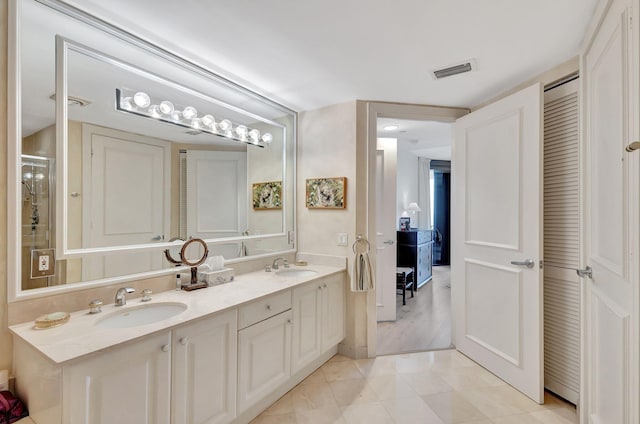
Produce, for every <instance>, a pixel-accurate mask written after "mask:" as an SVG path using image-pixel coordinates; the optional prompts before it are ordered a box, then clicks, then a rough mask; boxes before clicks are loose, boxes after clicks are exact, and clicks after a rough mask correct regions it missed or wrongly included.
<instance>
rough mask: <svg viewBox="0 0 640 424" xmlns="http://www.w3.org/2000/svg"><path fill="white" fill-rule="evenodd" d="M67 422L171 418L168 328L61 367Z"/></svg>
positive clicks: (148, 422) (162, 422)
mask: <svg viewBox="0 0 640 424" xmlns="http://www.w3.org/2000/svg"><path fill="white" fill-rule="evenodd" d="M62 376H63V393H64V395H63V399H62V405H63V406H62V422H63V423H65V424H111V423H120V424H127V423H131V424H169V422H170V408H171V402H170V401H171V332H169V331H165V332H163V333H160V334H157V335H153V336H150V337H147V338H145V339H144V340H142V341H139V342H136V343H132V344H128V345H126V346H122V347H119V348H116V349H110V350H109V351H108V352H104V353H98V354H96V355H94V356H92V357H90V358H88V359H85V360H83V361H80V362H77V363H74V364H70V365H65V366H64V367H63V369H62Z"/></svg>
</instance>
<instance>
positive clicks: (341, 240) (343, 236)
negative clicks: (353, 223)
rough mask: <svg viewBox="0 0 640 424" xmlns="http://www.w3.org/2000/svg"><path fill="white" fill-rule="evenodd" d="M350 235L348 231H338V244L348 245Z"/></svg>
mask: <svg viewBox="0 0 640 424" xmlns="http://www.w3.org/2000/svg"><path fill="white" fill-rule="evenodd" d="M348 245H349V235H348V234H347V233H338V246H348Z"/></svg>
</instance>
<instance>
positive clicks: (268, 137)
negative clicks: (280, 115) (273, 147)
mask: <svg viewBox="0 0 640 424" xmlns="http://www.w3.org/2000/svg"><path fill="white" fill-rule="evenodd" d="M262 141H263V142H264V143H267V144H269V143H271V142H272V141H273V136H272V135H271V133H264V134H262Z"/></svg>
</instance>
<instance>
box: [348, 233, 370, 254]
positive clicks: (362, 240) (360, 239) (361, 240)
mask: <svg viewBox="0 0 640 424" xmlns="http://www.w3.org/2000/svg"><path fill="white" fill-rule="evenodd" d="M361 244H364V245H365V247H366V250H365V252H366V253H369V251H370V250H371V245H370V244H369V241H368V240H367V239H366V238H364V237H363V236H362V234H358V235H357V236H356V241H354V242H353V245H352V246H351V249H352V250H353V253H358V252H357V251H356V246H358V245H361Z"/></svg>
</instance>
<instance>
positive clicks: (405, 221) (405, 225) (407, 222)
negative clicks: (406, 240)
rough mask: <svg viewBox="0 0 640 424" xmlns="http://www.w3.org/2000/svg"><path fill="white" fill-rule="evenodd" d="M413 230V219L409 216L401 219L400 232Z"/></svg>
mask: <svg viewBox="0 0 640 424" xmlns="http://www.w3.org/2000/svg"><path fill="white" fill-rule="evenodd" d="M410 229H411V218H410V217H408V216H401V217H400V231H409V230H410Z"/></svg>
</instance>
